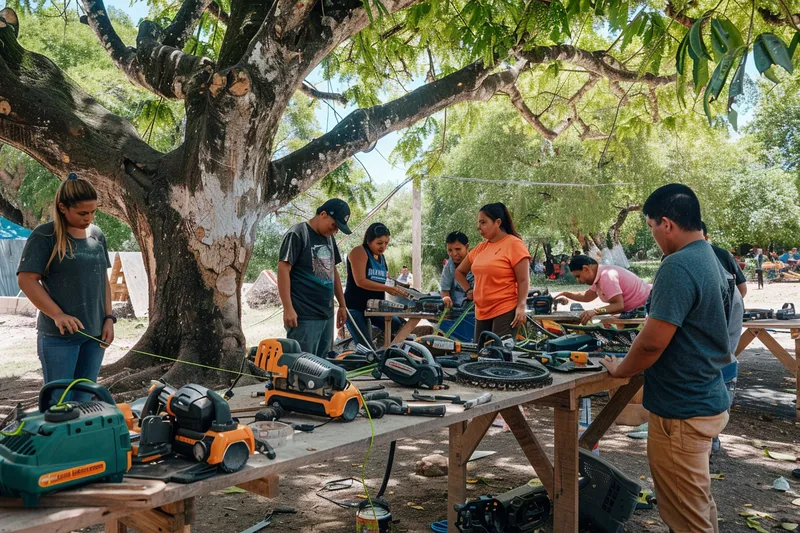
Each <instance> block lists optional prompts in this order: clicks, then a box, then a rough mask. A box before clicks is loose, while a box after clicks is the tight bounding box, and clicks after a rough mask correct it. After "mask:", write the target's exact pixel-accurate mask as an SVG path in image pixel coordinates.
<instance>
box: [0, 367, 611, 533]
mask: <svg viewBox="0 0 800 533" xmlns="http://www.w3.org/2000/svg"><path fill="white" fill-rule="evenodd" d="M611 381H617V380H612V378H610V377H609V376H608V374H607V373H606V372H605V370H601V371H597V372H591V373H588V372H587V373H581V372H575V373H566V374H563V373H554V374H553V383H552V384H551V385H548V386H546V387H542V388H538V389H527V390H522V391H497V390H492V394H493V398H492V401H491V402H490V403H488V404H484V405H479V406H477V407H474V408H473V409H470V410H468V411H464V409H463V407H461V406H459V405H451V404H448V405H447V415H446V416H445V417H437V418H427V417H412V416H397V415H387V416H385V417H383V418H381V419H380V420H375V421H374V430H375V435H374V444H375V445H379V444H385V443H388V442H391V441H393V440H397V439H401V438H408V437H415V436H418V435H422V434H426V433H430V432H432V431H436V430H441V429H443V428H445V427H447V426H450V425H452V424H456V423H458V422H462V421H467V420H469V419H471V418H475V417H478V416H481V415H485V414H488V413H492V412H495V411H499V410H501V409H504V408H507V407H512V406H517V405H521V404H524V403H527V402H530V401H533V400H536V399H540V398H543V397H546V396H550V395H553V394H557V393H560V392H563V391H569V390H572V389H575V388H576V387H581V388H582V389H586V388H593V387H597V389H598V390H604V389H605V388H608V386H610V385H609V383H610V382H611ZM378 383H380V384H383V385H385V386H386V390H388V391H389V392H390V393H392V394H393V395H398V396H401V397H404V398H410V397H411V392H412V389H409V388H403V387H400V386H398V385H395V384H394V383H392V382H391V381H389V380H380V381H379V382H378ZM356 384H357V385H359V386H362V387H364V386H368V385H373V384H375V380H372V381H360V380H359V381H357V383H356ZM262 387H263V386H262V385H252V386H248V387H238V388H237V389H235V393H236V395H235V396H234V397H233V398H232V399H231V402H230V404H231V408H232V409H241V408H244V407H251V406H253V407H256V406H257V405H258V400H256V399H254V398H250V392H251V391H256V390H261V389H262ZM482 392H484V389H480V388H476V387H466V386H462V385H457V384H456V385H452V386H451V389H450V390H449V391H448V392H447V393H448V394H459V395H461V396H462V398H470V397H473V396H476V395H478V394H480V393H482ZM306 418H308V417H303V416H301V415H295V414H290V415H287V417H286V419H287V420H292V421H303V420H304V419H306ZM309 420H312V421H317V422H318V421H319V420H320V419H318V418H317V419H310V418H309ZM370 440H371V430H370V423H369V421H368V420H366V419H364V418H360V417H359V418H358V419H356V420H354V421H352V422H332V423H330V424H327V425H325V426H323V427H321V428H318V429H316V430H315V431H314V432H312V433H298V432H296V433H295V434H294V437H293V438H292V439H291V440H290V441H288V442H287V443H286V444H285V445H283V446H280V447H278V448H276V452H277V458H276V459H275V460H269V459H267V458H266V457H265V456H262V455H254V456H252V457H251V458H250V460H249V462H248V464H247V465H246V466H245V467H244V468H243V469H242V470H240V471H239V472H236V473H233V474H225V475H217V476H214V477H212V478H210V479H207V480H203V481H198V482H195V483H191V484H188V485H181V484H176V483H168V484H167V485H166V488H165V489H164V490H163V491H162V492H160V493H158V494H156V495H154V496H153V500H152V501H153V505H154V507H157V506H161V505H165V504H168V503H172V502H176V501H180V500H183V499H185V498H190V497H193V496H202V495H205V494H208V493H210V492H213V491H216V490H221V489H224V488H226V487H230V486H232V485H237V484H240V483H244V482H246V481H251V480H254V479H260V478H263V477H265V476H268V475H273V474H281V473H283V472H288V471H292V470H295V469H297V468H299V467H301V466H304V465H309V464H313V463H319V462H324V461H327V460H330V459H334V458H336V457H341V456H342V455H348V454H359V455H361V454H365V453H366V450H367V447H368V445H369V442H370ZM137 510H139V509H137ZM133 511H134V509H128V508H126V507H125V506H124V505H120V506H118V507H114V508H113V509H112V508H93V507H84V508H68V509H58V510H54V509H0V533H5V532H12V531H13V532H17V531H25V532H33V531H52V532H68V531H72V530H75V529H78V528H81V527H86V526H90V525H93V524H98V523H101V522H104V521H106V520H109V519H111V518H116V517H120V516H124V515H127V514H130V513H131V512H133Z"/></svg>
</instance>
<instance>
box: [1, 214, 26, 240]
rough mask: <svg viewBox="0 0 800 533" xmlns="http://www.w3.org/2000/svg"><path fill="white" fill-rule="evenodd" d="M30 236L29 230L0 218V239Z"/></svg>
mask: <svg viewBox="0 0 800 533" xmlns="http://www.w3.org/2000/svg"><path fill="white" fill-rule="evenodd" d="M30 235H31V230H29V229H27V228H23V227H22V226H20V225H18V224H14V223H13V222H11V221H10V220H8V219H7V218H5V217H0V239H22V240H25V239H27V238H28V237H30Z"/></svg>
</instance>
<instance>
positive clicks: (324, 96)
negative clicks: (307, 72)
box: [300, 82, 347, 105]
mask: <svg viewBox="0 0 800 533" xmlns="http://www.w3.org/2000/svg"><path fill="white" fill-rule="evenodd" d="M300 92H301V93H303V94H305V95H306V96H308V97H309V98H313V99H315V100H334V101H336V102H339V103H340V104H342V105H347V98H345V97H344V96H343V95H341V94H339V93H326V92H323V91H320V90H317V89H316V88H314V87H313V86H312V85H311V84H310V83H308V82H303V84H302V85H301V86H300Z"/></svg>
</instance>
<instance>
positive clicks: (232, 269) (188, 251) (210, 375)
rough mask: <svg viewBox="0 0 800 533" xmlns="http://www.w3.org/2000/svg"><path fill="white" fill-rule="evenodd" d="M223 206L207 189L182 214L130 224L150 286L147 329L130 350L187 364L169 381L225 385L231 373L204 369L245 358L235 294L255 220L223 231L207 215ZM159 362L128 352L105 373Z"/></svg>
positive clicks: (239, 219) (156, 212) (153, 215)
mask: <svg viewBox="0 0 800 533" xmlns="http://www.w3.org/2000/svg"><path fill="white" fill-rule="evenodd" d="M231 194H232V193H231ZM223 202H224V194H223V193H222V192H221V191H220V190H219V189H216V188H213V187H205V188H203V189H198V190H196V191H195V192H194V193H193V194H192V201H191V202H187V204H188V205H186V206H183V207H182V208H181V210H177V209H174V208H173V207H171V206H163V205H162V206H160V208H158V207H156V208H154V209H150V210H147V211H143V212H141V213H138V216H137V217H136V219H137V221H138V222H137V227H136V231H135V234H136V235H137V240H138V242H139V246H140V248H141V250H142V255H143V258H144V262H145V266H146V269H147V271H148V277H149V283H150V324H149V326H148V328H147V331H146V332H145V334H144V336H143V337H142V338H141V339H140V340H139V342H138V343H137V345H136V346H135V347H134V350H139V351H146V352H150V353H155V354H158V355H164V356H167V357H171V358H177V359H180V360H182V361H188V362H190V363H191V364H179V365H174V366H173V367H172V368H171V369H170V371H169V372H168V373H167V375H166V376H165V379H167V381H173V382H175V383H186V382H189V381H198V380H199V381H203V382H215V383H219V382H222V381H225V380H226V379H227V378H228V377H230V376H231V375H230V374H223V373H221V372H215V371H213V370H211V369H210V368H223V369H234V368H237V367H238V365H239V363H240V361H241V357H242V355H243V352H244V348H245V345H246V340H245V338H244V334H243V333H242V329H241V287H242V282H243V279H244V273H245V270H246V266H247V262H248V261H249V259H250V255H251V253H252V247H253V243H254V238H255V228H256V226H257V223H258V217H257V216H255V215H254V214H253V213H254V211H250V212H249V213H245V214H244V215H242V216H236V217H235V219H234V218H233V217H231V218H228V220H227V221H226V225H222V224H221V221H219V220H213V219H214V218H215V217H214V216H213V215H212V213H213V211H214V207H213V206H214V205H220V204H221V203H223ZM189 206H191V207H189ZM198 206H203V207H202V208H198ZM183 209H186V210H183ZM256 212H257V211H256ZM225 214H226V215H230V214H229V213H225ZM258 340H260V339H250V342H251V343H252V342H254V341H256V342H257V341H258ZM158 362H163V361H159V360H158V359H156V358H153V357H151V356H147V355H141V354H138V353H136V352H131V353H130V354H129V355H127V356H126V357H124V358H123V359H121V360H120V361H119V362H117V363H116V364H114V365H113V366H111V367H110V368H109V372H114V371H117V370H121V369H122V368H124V367H133V368H139V369H141V368H146V367H150V366H152V365H153V364H154V363H158ZM198 365H203V366H198ZM206 367H209V368H206Z"/></svg>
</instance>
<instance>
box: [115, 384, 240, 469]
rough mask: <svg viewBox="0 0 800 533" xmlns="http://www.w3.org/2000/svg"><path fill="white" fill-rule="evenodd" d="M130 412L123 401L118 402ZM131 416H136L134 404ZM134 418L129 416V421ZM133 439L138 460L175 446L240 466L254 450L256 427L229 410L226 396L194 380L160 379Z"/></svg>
mask: <svg viewBox="0 0 800 533" xmlns="http://www.w3.org/2000/svg"><path fill="white" fill-rule="evenodd" d="M120 408H121V409H123V412H126V410H125V407H124V406H120ZM128 413H130V415H129V416H130V418H129V420H131V419H133V413H132V410H131V409H130V407H129V406H128V407H127V413H126V415H127V414H128ZM129 424H130V422H129ZM137 425H138V428H137V429H138V438H137V439H135V444H134V445H133V455H134V459H133V460H134V462H136V463H149V462H152V461H154V460H156V459H159V458H161V457H164V456H166V455H169V454H170V453H172V452H174V453H177V454H179V455H183V456H185V457H190V458H193V459H194V460H195V461H197V462H198V463H206V464H209V465H212V466H214V465H216V466H218V467H219V469H220V470H222V471H223V472H236V471H238V470H240V469H241V468H242V467H243V466H244V465H245V464H246V463H247V460H248V459H249V457H250V455H251V454H253V453H255V438H254V437H253V432H252V430H251V429H250V428H249V427H247V426H245V425H242V424H239V422H238V421H237V420H236V419H234V418H233V417H232V416H231V408H230V405H228V402H226V401H225V399H224V398H223V397H222V396H220V395H219V394H217V393H216V392H214V391H213V390H210V389H208V388H206V387H203V386H201V385H196V384H188V385H184V386H183V387H181V388H179V389H177V390H176V389H175V388H174V387H172V386H171V385H169V384H167V383H164V382H157V383H156V384H155V385H154V386H153V387H152V388H151V389H150V393H149V394H148V396H147V400H146V401H145V403H144V407H143V408H142V412H141V414H140V416H139V420H138V424H137Z"/></svg>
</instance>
